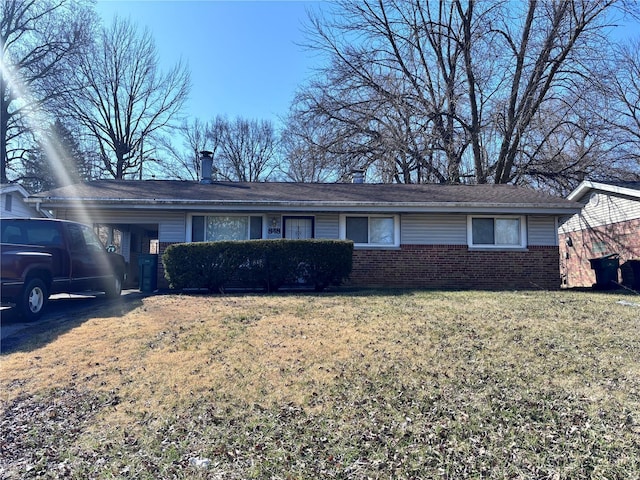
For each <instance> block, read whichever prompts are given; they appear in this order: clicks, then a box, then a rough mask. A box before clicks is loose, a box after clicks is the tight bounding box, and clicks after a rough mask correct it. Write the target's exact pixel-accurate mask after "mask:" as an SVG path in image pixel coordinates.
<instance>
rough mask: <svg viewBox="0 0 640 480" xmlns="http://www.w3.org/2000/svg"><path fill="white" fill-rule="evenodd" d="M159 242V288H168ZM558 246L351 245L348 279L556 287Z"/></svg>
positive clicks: (380, 283) (361, 283) (383, 283)
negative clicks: (366, 247)
mask: <svg viewBox="0 0 640 480" xmlns="http://www.w3.org/2000/svg"><path fill="white" fill-rule="evenodd" d="M169 245H171V244H170V243H160V245H159V256H160V258H159V261H158V288H160V289H166V288H168V287H169V283H168V282H167V280H166V279H165V278H164V268H163V266H162V254H163V253H164V251H165V249H166V248H167V247H168V246H169ZM558 258H559V253H558V247H555V246H545V247H538V246H531V247H529V248H528V251H478V250H476V251H472V250H469V248H468V247H467V246H466V245H402V246H401V247H400V248H399V249H393V250H382V249H381V250H354V252H353V271H352V273H351V277H350V279H349V280H348V281H347V282H346V284H347V285H349V286H356V287H396V288H444V289H479V290H531V289H544V290H557V289H558V288H560V271H559V265H558Z"/></svg>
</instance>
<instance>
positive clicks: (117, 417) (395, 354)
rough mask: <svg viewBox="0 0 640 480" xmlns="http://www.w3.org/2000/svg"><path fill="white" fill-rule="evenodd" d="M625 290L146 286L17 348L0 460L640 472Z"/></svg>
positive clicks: (8, 374) (142, 470) (635, 320)
mask: <svg viewBox="0 0 640 480" xmlns="http://www.w3.org/2000/svg"><path fill="white" fill-rule="evenodd" d="M620 298H621V297H618V296H616V295H605V294H595V293H580V292H553V293H549V292H544V293H534V292H513V293H506V292H505V293H479V292H397V293H375V292H366V293H362V294H337V295H332V294H323V295H273V296H262V295H256V296H210V297H208V296H171V295H168V296H155V297H149V298H146V299H145V300H144V304H143V305H142V306H141V307H140V308H137V309H135V310H134V311H132V312H129V313H128V314H126V315H125V316H123V317H121V318H120V317H107V318H91V319H87V320H86V321H85V322H83V323H81V324H80V325H79V326H77V327H76V328H74V329H73V330H70V331H68V332H66V333H64V334H60V335H57V336H55V337H52V338H51V339H50V340H48V341H43V339H42V338H40V339H36V343H35V344H34V345H36V347H34V348H33V349H32V350H30V351H28V352H24V353H13V354H7V355H4V356H3V357H2V359H1V362H2V364H1V370H0V388H1V389H2V391H3V410H4V415H3V418H4V420H3V424H2V428H3V435H4V436H5V438H7V440H5V443H4V447H3V449H4V453H5V455H4V460H2V461H0V476H2V475H5V476H7V478H14V477H15V478H20V477H21V476H22V477H25V478H30V477H34V478H35V477H37V476H38V475H44V476H45V477H50V478H58V477H64V476H70V477H72V478H88V477H91V478H113V477H127V478H318V477H331V478H333V477H336V478H391V477H393V478H576V479H577V478H589V477H592V478H640V414H638V412H640V363H639V362H638V358H640V308H639V307H637V306H635V307H634V306H629V305H621V304H619V303H617V300H620ZM626 300H630V301H634V300H635V297H627V298H626ZM7 434H8V435H7ZM24 452H28V453H24ZM194 457H201V458H205V457H206V458H208V459H209V460H210V461H211V463H210V464H209V466H208V468H204V469H202V468H196V467H193V466H191V465H190V463H189V460H190V459H191V458H194ZM2 478H4V477H2Z"/></svg>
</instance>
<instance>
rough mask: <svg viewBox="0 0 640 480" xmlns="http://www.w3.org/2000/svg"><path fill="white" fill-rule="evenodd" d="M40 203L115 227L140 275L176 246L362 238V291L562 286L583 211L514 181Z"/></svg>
mask: <svg viewBox="0 0 640 480" xmlns="http://www.w3.org/2000/svg"><path fill="white" fill-rule="evenodd" d="M29 201H30V202H31V203H32V204H33V205H34V206H37V208H40V209H50V210H51V211H52V212H53V213H54V216H55V217H57V218H63V219H70V220H76V221H81V222H84V223H89V224H94V226H96V227H107V228H108V229H109V230H110V232H112V233H113V232H115V235H114V236H113V237H112V238H110V241H113V242H114V243H115V244H117V247H118V249H119V251H120V252H121V253H122V254H123V255H124V256H125V258H126V259H127V261H128V262H129V264H130V274H131V276H132V278H135V275H136V272H137V268H138V266H137V265H138V262H137V259H138V256H139V255H140V254H148V253H149V252H150V251H151V252H152V253H156V254H158V255H162V253H163V252H164V250H165V249H166V247H167V246H168V245H171V244H173V243H181V242H199V241H215V240H223V239H224V240H228V239H237V240H241V239H277V238H294V239H305V238H323V239H351V240H353V242H354V257H353V272H352V275H351V278H350V280H349V283H350V285H353V286H368V287H375V286H384V287H409V288H464V289H532V288H533V289H538V288H541V289H557V288H559V287H560V270H559V250H558V225H559V218H560V217H561V216H568V215H572V214H575V213H577V212H578V211H579V208H580V204H578V203H576V202H573V201H571V200H567V199H564V198H558V197H553V196H550V195H547V194H545V193H542V192H539V191H535V190H531V189H528V188H523V187H516V186H511V185H474V186H469V185H433V184H428V185H427V184H420V185H413V184H411V185H409V184H371V183H335V184H326V183H325V184H321V183H278V182H273V183H238V182H218V181H212V180H209V181H207V182H190V181H173V180H140V181H121V180H120V181H118V180H98V181H92V182H88V183H82V184H78V185H73V186H67V187H63V188H59V189H56V190H52V191H49V192H44V193H40V194H37V195H33V196H32V197H31V198H30V199H29ZM157 273H158V279H157V280H158V287H166V286H167V283H166V281H165V279H164V272H163V270H162V262H158V272H157Z"/></svg>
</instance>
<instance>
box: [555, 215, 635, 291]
mask: <svg viewBox="0 0 640 480" xmlns="http://www.w3.org/2000/svg"><path fill="white" fill-rule="evenodd" d="M569 238H570V239H571V245H572V246H569V245H568V244H567V242H568V239H569ZM609 253H618V254H619V255H620V266H621V268H620V272H618V273H619V280H620V281H622V282H623V283H624V284H625V285H627V286H631V285H633V270H632V269H631V267H629V265H627V264H626V262H627V261H628V260H634V259H640V219H635V220H630V221H627V222H618V223H612V224H609V225H604V226H601V227H594V228H590V229H585V230H579V231H575V232H569V233H566V234H560V258H561V268H560V269H561V273H562V281H563V284H564V285H565V286H567V287H590V286H592V285H593V284H594V283H595V281H596V275H595V272H594V270H592V269H591V263H590V262H589V259H592V258H599V257H602V256H604V255H607V254H609Z"/></svg>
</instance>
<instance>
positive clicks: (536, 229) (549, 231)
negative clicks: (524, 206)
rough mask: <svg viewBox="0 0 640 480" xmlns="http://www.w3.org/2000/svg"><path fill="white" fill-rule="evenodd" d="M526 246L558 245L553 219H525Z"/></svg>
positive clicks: (532, 217) (535, 217)
mask: <svg viewBox="0 0 640 480" xmlns="http://www.w3.org/2000/svg"><path fill="white" fill-rule="evenodd" d="M527 233H528V239H527V244H528V245H538V246H553V245H557V244H558V232H557V227H556V221H555V217H552V216H544V217H543V216H531V217H528V218H527Z"/></svg>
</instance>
